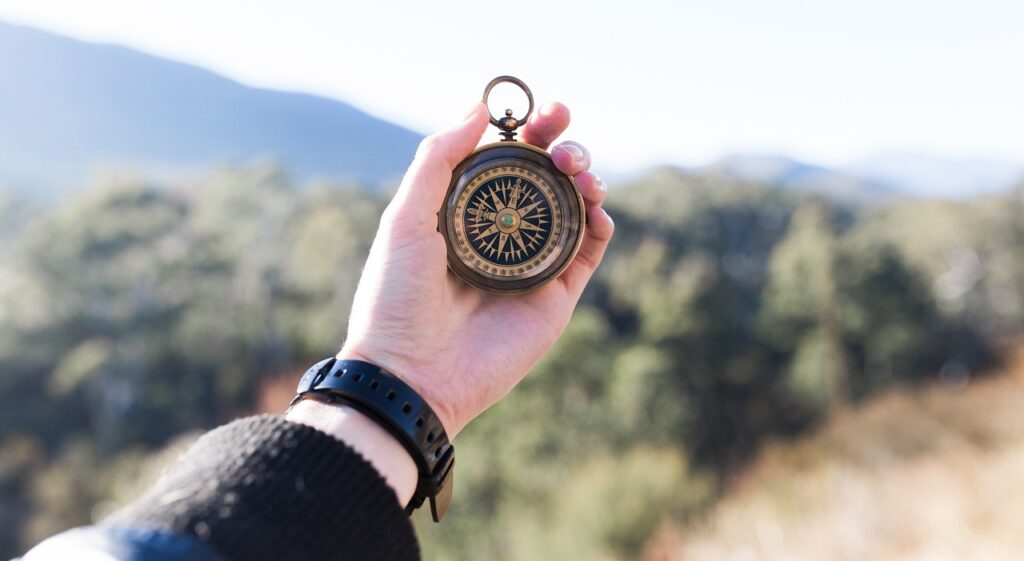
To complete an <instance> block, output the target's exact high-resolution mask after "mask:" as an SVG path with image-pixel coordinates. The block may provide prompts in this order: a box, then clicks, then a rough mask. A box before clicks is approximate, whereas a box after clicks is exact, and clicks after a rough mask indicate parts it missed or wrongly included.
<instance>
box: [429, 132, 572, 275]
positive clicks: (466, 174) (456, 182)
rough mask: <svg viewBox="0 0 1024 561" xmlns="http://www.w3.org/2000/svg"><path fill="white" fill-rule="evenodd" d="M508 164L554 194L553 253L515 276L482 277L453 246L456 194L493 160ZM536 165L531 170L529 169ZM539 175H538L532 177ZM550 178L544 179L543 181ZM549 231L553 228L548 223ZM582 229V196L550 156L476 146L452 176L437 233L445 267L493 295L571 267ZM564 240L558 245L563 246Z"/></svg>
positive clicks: (501, 145) (509, 145) (513, 145)
mask: <svg viewBox="0 0 1024 561" xmlns="http://www.w3.org/2000/svg"><path fill="white" fill-rule="evenodd" d="M503 160H510V161H511V162H512V163H511V164H509V165H510V166H514V167H519V168H521V169H525V170H528V171H531V172H533V173H536V174H537V175H540V176H541V177H542V178H544V180H545V182H548V183H550V187H551V189H552V191H553V192H554V194H555V197H556V199H557V201H554V202H553V203H554V204H557V205H558V208H560V209H561V211H560V212H561V223H560V225H559V228H560V229H561V232H562V233H561V236H562V237H561V238H560V240H559V241H558V242H557V244H556V249H555V251H554V252H553V254H552V255H551V256H550V257H549V258H547V259H545V260H544V262H543V263H542V264H540V265H539V266H538V267H537V270H536V271H531V272H530V273H526V274H524V275H521V276H503V275H492V274H486V273H485V272H484V271H481V270H479V269H477V268H475V267H473V266H471V265H469V264H467V263H465V262H464V261H463V260H462V258H461V257H460V253H459V252H458V251H457V249H456V247H455V246H454V244H457V243H458V240H457V239H455V238H456V236H457V230H458V228H456V227H455V226H456V221H457V220H458V217H456V216H455V215H454V213H455V208H456V203H457V201H458V198H459V196H460V195H461V194H462V192H463V191H465V189H466V188H467V187H468V186H469V185H470V183H471V182H472V180H473V179H474V178H475V177H477V176H478V175H480V174H481V173H484V172H485V171H487V170H489V169H492V168H494V167H496V166H495V164H496V163H497V162H499V161H503ZM531 166H536V168H537V169H536V170H531ZM538 171H539V172H541V173H538ZM549 178H550V179H551V180H553V182H551V181H547V180H548V179H549ZM551 227H552V228H555V224H554V223H552V226H551ZM585 229H586V212H585V207H584V203H583V196H582V195H581V194H580V192H579V189H578V188H577V187H576V182H575V181H574V180H573V178H572V177H570V176H568V175H566V174H564V173H562V172H561V171H559V170H558V168H557V167H555V163H554V162H553V161H552V160H551V156H550V155H549V154H548V153H547V152H546V151H544V150H541V149H540V148H537V147H535V146H531V145H529V144H526V143H522V142H514V141H513V142H509V141H502V142H495V143H492V144H487V145H484V146H481V147H479V148H477V149H476V150H474V151H473V152H472V153H471V154H470V155H469V156H467V157H466V159H464V160H463V161H462V162H460V163H459V165H458V166H456V167H455V170H454V171H453V173H452V180H451V183H450V184H449V186H448V192H447V193H446V194H445V204H444V206H443V207H442V208H441V210H440V211H438V231H439V232H440V233H441V235H442V236H443V237H444V241H445V246H446V248H447V254H448V268H449V269H450V270H451V271H452V272H453V273H454V274H455V275H456V276H458V277H459V278H460V279H462V280H463V281H465V282H466V283H468V284H470V285H472V286H475V287H477V288H479V289H481V290H485V291H487V292H492V293H497V294H516V293H522V292H527V291H530V290H533V289H536V288H539V287H541V286H543V285H545V284H547V283H549V282H551V281H553V280H554V279H556V278H558V277H559V275H561V274H562V273H563V272H564V271H565V269H566V268H567V267H568V266H569V264H570V263H572V261H573V259H574V258H575V257H576V254H577V253H578V252H579V249H580V245H581V244H582V243H583V235H584V232H585ZM563 241H564V243H563Z"/></svg>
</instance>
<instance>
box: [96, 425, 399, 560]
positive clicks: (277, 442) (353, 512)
mask: <svg viewBox="0 0 1024 561" xmlns="http://www.w3.org/2000/svg"><path fill="white" fill-rule="evenodd" d="M104 524H105V525H109V526H131V527H142V528H152V529H155V530H160V531H166V532H174V533H180V534H186V535H192V536H195V537H196V538H197V539H198V540H200V541H202V542H204V543H207V544H209V545H210V546H212V547H213V548H214V549H216V550H217V551H219V552H220V553H221V554H222V555H224V556H225V557H228V558H230V559H231V560H232V561H282V560H288V561H340V560H363V559H375V560H376V559H380V560H403V561H404V560H411V559H419V548H418V545H417V542H416V537H415V534H414V532H413V528H412V524H411V522H410V521H409V517H408V516H407V515H406V514H405V513H404V512H403V509H402V508H401V507H400V506H399V504H398V500H397V499H396V497H395V494H394V491H392V489H391V487H389V486H388V485H387V483H386V482H385V481H384V479H383V478H382V477H381V476H380V475H379V474H378V473H377V471H376V470H375V469H374V468H373V466H372V465H370V464H369V463H368V462H367V461H366V460H364V459H363V458H362V457H361V456H360V455H359V454H358V453H356V452H355V451H354V450H353V449H352V448H350V447H348V446H347V445H345V444H344V443H342V442H341V441H339V440H337V439H335V438H333V437H331V436H329V435H327V434H326V433H323V432H321V431H319V430H316V429H314V428H312V427H309V426H306V425H302V424H298V423H292V422H289V421H286V420H284V419H282V418H281V417H275V416H269V415H265V416H259V417H250V418H247V419H242V420H239V421H235V422H233V423H231V424H228V425H225V426H223V427H220V428H217V429H215V430H213V431H210V432H209V433H207V434H205V435H203V436H202V437H201V438H200V439H199V440H198V441H197V442H196V443H195V444H194V445H193V446H192V447H191V448H190V449H189V450H188V451H187V452H185V454H183V455H182V457H181V458H179V459H178V461H177V462H176V463H175V464H173V465H172V466H171V467H170V468H169V469H168V470H167V471H166V472H165V473H164V474H163V475H162V476H161V477H160V479H159V480H158V481H157V482H156V484H154V485H153V487H152V488H150V489H149V490H148V491H147V492H146V493H145V494H144V495H142V496H141V497H140V498H139V499H137V500H136V501H135V502H133V503H132V504H130V505H128V506H127V507H125V508H124V509H122V510H120V511H118V512H117V513H115V514H114V515H113V516H111V517H110V518H109V519H107V520H106V521H105V522H104Z"/></svg>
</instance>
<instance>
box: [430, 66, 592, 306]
mask: <svg viewBox="0 0 1024 561" xmlns="http://www.w3.org/2000/svg"><path fill="white" fill-rule="evenodd" d="M502 82H510V83H512V84H515V85H516V86H519V88H521V89H522V90H523V92H524V93H526V97H527V98H528V99H529V102H530V106H529V109H528V110H527V111H526V115H524V116H523V117H522V118H516V117H513V116H512V110H511V109H509V110H506V111H505V116H504V117H503V118H501V119H495V118H494V116H493V115H491V124H492V125H494V126H496V127H498V128H499V129H501V133H500V134H501V136H502V137H503V140H502V141H500V142H495V143H493V144H487V145H485V146H481V147H480V148H477V149H476V150H474V151H473V153H472V154H470V155H469V156H468V157H466V159H465V160H462V162H460V163H459V165H458V166H456V168H455V171H454V172H453V173H452V181H451V184H450V185H449V186H448V193H447V195H445V201H444V206H443V207H442V208H441V210H440V211H439V212H438V230H439V231H440V232H441V234H442V235H443V236H444V240H445V243H446V244H447V246H448V267H449V268H450V269H451V270H452V272H454V273H455V275H456V276H458V277H459V278H460V279H462V280H463V281H465V282H467V283H469V284H470V285H472V286H475V287H477V288H480V289H482V290H486V291H488V292H496V293H503V294H512V293H518V292H526V291H529V290H532V289H535V288H537V287H539V286H541V285H543V284H545V283H547V282H550V281H551V280H553V279H555V278H557V277H558V275H560V274H561V273H562V271H564V270H565V268H566V267H568V266H569V263H571V262H572V260H573V258H574V257H575V256H576V252H577V251H579V248H580V243H581V242H582V241H583V232H584V229H585V227H586V212H584V206H583V197H582V196H581V195H580V193H579V190H578V189H577V188H576V183H575V182H574V181H573V179H572V177H570V176H568V175H565V174H564V173H562V172H560V171H558V168H556V167H555V164H554V162H553V161H552V160H551V156H550V155H549V154H548V153H547V152H545V151H544V150H541V149H540V148H537V147H535V146H531V145H529V144H526V143H525V142H518V141H516V140H515V135H516V129H517V128H519V127H520V126H522V125H525V124H526V121H527V119H529V118H530V114H531V113H532V112H533V94H532V93H531V92H530V89H529V88H528V87H526V84H524V83H523V81H522V80H519V79H518V78H514V77H512V76H499V77H497V78H495V79H494V80H491V82H490V83H489V84H487V88H486V89H484V96H483V101H484V103H485V104H486V103H487V99H488V97H489V96H490V93H491V90H492V89H494V86H496V85H498V84H500V83H502Z"/></svg>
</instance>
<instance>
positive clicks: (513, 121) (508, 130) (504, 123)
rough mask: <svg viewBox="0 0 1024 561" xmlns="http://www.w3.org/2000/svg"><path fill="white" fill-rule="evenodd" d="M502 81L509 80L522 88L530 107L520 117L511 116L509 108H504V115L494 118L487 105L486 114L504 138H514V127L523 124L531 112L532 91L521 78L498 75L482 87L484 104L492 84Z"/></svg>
mask: <svg viewBox="0 0 1024 561" xmlns="http://www.w3.org/2000/svg"><path fill="white" fill-rule="evenodd" d="M503 82H509V83H511V84H515V85H516V86H519V89H521V90H523V93H525V94H526V99H527V100H529V102H530V107H529V109H527V110H526V115H523V117H522V118H521V119H518V118H516V117H513V116H512V110H511V109H508V110H506V111H505V116H504V117H502V118H501V119H495V118H494V115H492V114H491V108H490V106H488V107H487V115H488V116H489V117H490V118H491V124H492V125H494V126H496V127H498V128H499V129H501V131H502V132H501V135H502V136H504V137H505V140H514V139H515V135H516V132H515V131H516V129H517V128H519V127H521V126H523V125H525V124H526V120H527V119H529V118H530V114H532V113H533V92H531V91H530V88H528V87H527V86H526V84H525V83H524V82H523V81H522V80H520V79H519V78H516V77H515V76H498V77H497V78H495V79H493V80H491V82H490V83H489V84H487V87H486V88H484V97H483V102H484V105H487V98H488V97H490V95H491V90H493V89H494V86H497V85H498V84H501V83H503Z"/></svg>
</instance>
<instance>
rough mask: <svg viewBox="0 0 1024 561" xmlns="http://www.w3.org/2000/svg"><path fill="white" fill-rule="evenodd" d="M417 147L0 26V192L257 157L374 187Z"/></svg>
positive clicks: (134, 60)
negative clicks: (108, 174)
mask: <svg viewBox="0 0 1024 561" xmlns="http://www.w3.org/2000/svg"><path fill="white" fill-rule="evenodd" d="M419 140H420V135H419V134H417V133H415V132H413V131H410V130H408V129H405V128H402V127H400V126H396V125H394V124H391V123H388V122H385V121H382V120H380V119H376V118H374V117H371V116H369V115H367V114H365V113H363V112H361V111H359V110H358V109H356V108H354V107H352V106H350V105H347V104H345V103H342V102H339V101H335V100H332V99H327V98H324V97H318V96H313V95H308V94H302V93H291V92H282V91H272V90H265V89H258V88H252V87H248V86H245V85H243V84H240V83H238V82H235V81H232V80H229V79H227V78H224V77H222V76H219V75H217V74H215V73H213V72H210V71H207V70H204V69H201V68H197V67H195V66H191V65H188V64H182V63H178V62H173V61H170V60H165V59H161V58H158V57H154V56H150V55H147V54H144V53H141V52H138V51H134V50H132V49H128V48H125V47H120V46H114V45H104V44H94V43H86V42H82V41H77V40H73V39H68V38H65V37H60V36H57V35H53V34H50V33H46V32H42V31H38V30H35V29H30V28H26V27H20V26H14V25H9V24H4V23H0V189H3V188H5V187H6V188H7V189H12V188H13V189H14V190H16V191H20V192H22V193H32V194H36V195H40V196H43V197H47V196H53V195H56V194H59V193H62V192H65V191H68V190H70V189H73V188H75V187H76V186H78V185H80V184H81V183H82V182H84V181H86V180H88V178H89V177H90V176H91V175H93V174H95V173H96V172H98V171H104V170H110V169H115V170H134V171H136V172H138V171H144V172H145V175H146V176H147V177H149V176H153V175H156V176H159V177H173V176H176V175H181V174H182V173H188V172H191V171H196V170H202V169H206V168H209V167H210V166H211V165H216V164H218V163H224V162H244V161H248V160H251V159H253V158H261V157H271V158H274V159H276V160H278V161H280V162H281V163H282V164H283V165H285V166H286V168H287V169H288V170H289V171H290V172H292V173H293V174H296V175H297V176H298V177H300V178H308V177H314V176H330V177H337V178H344V179H353V180H358V181H361V182H367V183H371V184H378V183H380V182H383V181H387V180H389V179H391V178H394V177H396V176H398V175H400V174H401V173H402V172H403V171H404V170H405V168H406V166H407V165H408V163H409V160H410V158H411V157H412V155H413V154H414V152H415V149H416V145H417V143H418V142H419Z"/></svg>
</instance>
